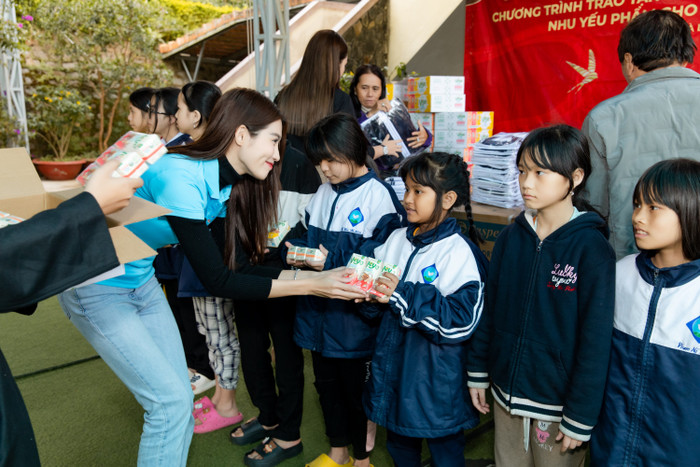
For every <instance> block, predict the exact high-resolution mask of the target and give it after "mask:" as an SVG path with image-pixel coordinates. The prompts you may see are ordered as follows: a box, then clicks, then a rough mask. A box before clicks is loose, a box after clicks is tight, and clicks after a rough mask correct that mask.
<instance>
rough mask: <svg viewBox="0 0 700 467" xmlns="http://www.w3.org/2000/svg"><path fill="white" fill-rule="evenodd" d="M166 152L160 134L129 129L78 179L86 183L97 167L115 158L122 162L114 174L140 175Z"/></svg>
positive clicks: (121, 175) (83, 183) (120, 175)
mask: <svg viewBox="0 0 700 467" xmlns="http://www.w3.org/2000/svg"><path fill="white" fill-rule="evenodd" d="M166 152H168V150H167V149H166V148H165V145H164V144H163V142H162V141H161V140H160V138H159V137H158V136H156V135H147V134H144V133H137V132H135V131H129V132H127V133H126V134H125V135H124V136H122V137H121V138H119V139H118V140H117V141H116V142H115V143H114V144H113V145H111V146H110V147H108V148H107V150H105V151H104V152H103V153H102V154H100V157H98V158H97V159H96V160H95V162H93V163H92V164H90V165H89V166H88V167H87V168H86V169H85V170H83V171H82V172H81V173H80V175H78V178H77V180H78V182H80V183H81V184H82V185H85V183H86V182H87V180H88V179H89V178H90V176H91V175H92V173H93V172H94V171H95V170H96V169H97V168H99V167H100V166H101V165H104V164H105V163H106V162H107V161H110V160H113V159H118V160H119V161H120V162H121V164H120V166H119V168H118V169H117V170H115V171H114V173H113V174H112V176H114V177H140V176H141V175H143V173H144V172H145V171H146V170H148V167H149V166H150V165H153V164H155V163H156V161H158V159H160V158H161V157H162V156H163V154H165V153H166Z"/></svg>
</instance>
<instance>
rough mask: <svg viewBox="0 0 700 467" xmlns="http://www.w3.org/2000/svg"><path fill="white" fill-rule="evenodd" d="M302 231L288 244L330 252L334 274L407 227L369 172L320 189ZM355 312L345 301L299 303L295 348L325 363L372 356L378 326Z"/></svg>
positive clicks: (388, 192)
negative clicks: (356, 255) (326, 359)
mask: <svg viewBox="0 0 700 467" xmlns="http://www.w3.org/2000/svg"><path fill="white" fill-rule="evenodd" d="M306 225H307V228H308V232H306V234H305V235H304V236H303V237H302V238H300V239H295V240H292V241H291V242H290V243H292V244H294V245H299V246H304V247H309V248H318V247H319V245H323V246H324V247H325V248H326V249H327V250H328V256H327V258H326V262H325V265H324V268H325V269H333V268H337V267H340V266H346V265H347V263H348V261H349V260H350V257H351V256H352V254H353V253H361V254H365V255H371V254H372V251H374V248H375V247H376V246H378V245H381V244H382V243H384V241H385V240H386V239H387V238H388V237H389V234H391V232H393V231H394V230H396V229H397V228H399V227H402V226H404V225H406V211H405V210H404V208H403V206H401V203H400V202H399V200H398V198H397V197H396V193H395V192H394V190H393V189H392V188H391V187H390V186H389V185H388V184H386V183H385V182H383V181H382V180H380V179H379V178H377V176H376V175H375V173H374V172H373V171H371V170H370V171H369V172H368V173H367V174H365V175H363V176H361V177H356V178H351V179H348V180H346V181H344V182H342V183H338V184H335V185H333V184H331V183H324V184H323V185H321V187H320V188H319V189H318V191H317V192H316V194H315V195H314V196H313V197H312V198H311V201H310V202H309V204H308V206H307V207H306ZM284 250H286V249H284ZM282 253H283V254H286V251H283V252H282ZM356 310H357V305H355V303H353V302H351V301H347V300H337V299H327V298H321V297H313V296H303V297H299V299H298V301H297V315H296V321H295V325H294V340H295V342H296V343H297V344H298V345H299V346H300V347H302V348H305V349H309V350H312V351H314V352H319V353H321V355H323V356H324V357H330V358H363V357H368V356H370V355H372V351H373V350H374V338H375V336H376V331H377V326H378V323H377V322H376V320H375V321H374V322H373V321H372V320H368V319H366V318H364V317H363V316H361V315H359V314H358V313H357V311H356Z"/></svg>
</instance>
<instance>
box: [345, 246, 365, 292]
mask: <svg viewBox="0 0 700 467" xmlns="http://www.w3.org/2000/svg"><path fill="white" fill-rule="evenodd" d="M367 261H369V258H368V257H366V256H362V255H359V254H357V253H353V254H352V256H351V257H350V261H348V265H347V267H348V268H350V269H352V270H353V271H352V273H351V274H350V277H351V280H350V282H349V284H350V285H354V284H355V283H356V282H357V280H358V278H359V277H360V275H362V272H363V271H364V270H365V266H366V265H367Z"/></svg>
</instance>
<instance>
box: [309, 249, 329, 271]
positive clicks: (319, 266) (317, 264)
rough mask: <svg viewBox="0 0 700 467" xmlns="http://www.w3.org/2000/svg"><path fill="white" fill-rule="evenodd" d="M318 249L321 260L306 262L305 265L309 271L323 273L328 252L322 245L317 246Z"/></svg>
mask: <svg viewBox="0 0 700 467" xmlns="http://www.w3.org/2000/svg"><path fill="white" fill-rule="evenodd" d="M318 249H319V250H321V253H323V259H322V260H321V261H306V262H305V264H306V266H308V267H309V268H311V269H315V270H316V271H323V266H324V265H325V264H326V258H328V250H326V248H325V247H324V246H323V245H319V246H318Z"/></svg>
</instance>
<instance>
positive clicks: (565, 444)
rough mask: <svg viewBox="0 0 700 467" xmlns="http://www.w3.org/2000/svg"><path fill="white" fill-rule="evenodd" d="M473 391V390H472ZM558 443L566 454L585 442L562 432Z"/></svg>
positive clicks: (558, 437) (558, 436)
mask: <svg viewBox="0 0 700 467" xmlns="http://www.w3.org/2000/svg"><path fill="white" fill-rule="evenodd" d="M470 391H471V389H470ZM557 441H561V452H566V450H567V449H571V450H572V451H573V450H574V449H576V448H577V447H579V446H581V445H582V444H583V441H579V440H576V439H573V438H569V437H568V436H566V435H565V434H564V433H562V432H561V431H560V432H559V434H558V435H557Z"/></svg>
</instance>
